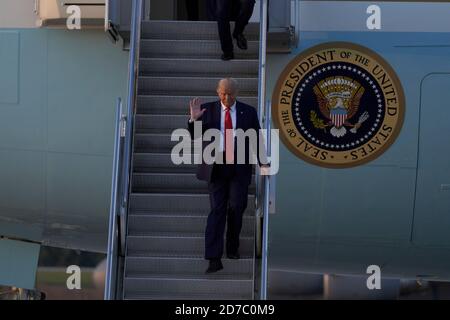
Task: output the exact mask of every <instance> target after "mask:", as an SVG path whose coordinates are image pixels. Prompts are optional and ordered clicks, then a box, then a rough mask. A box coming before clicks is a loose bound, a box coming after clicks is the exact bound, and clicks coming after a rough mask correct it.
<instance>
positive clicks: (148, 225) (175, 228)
mask: <svg viewBox="0 0 450 320" xmlns="http://www.w3.org/2000/svg"><path fill="white" fill-rule="evenodd" d="M206 220H207V216H205V215H197V216H194V215H178V216H175V215H164V214H163V215H129V216H128V232H129V234H131V235H138V234H139V235H145V234H151V233H155V232H173V233H201V232H204V230H205V227H206ZM254 227H255V218H254V217H252V216H244V217H243V219H242V231H241V235H242V236H244V237H251V236H253V234H254V229H255V228H254Z"/></svg>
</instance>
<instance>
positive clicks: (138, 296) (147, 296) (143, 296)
mask: <svg viewBox="0 0 450 320" xmlns="http://www.w3.org/2000/svg"><path fill="white" fill-rule="evenodd" d="M249 299H251V297H250V298H247V297H243V298H239V296H236V295H235V294H223V293H220V292H216V293H215V294H200V293H199V294H176V293H171V294H170V295H168V294H164V293H161V292H160V293H156V294H151V293H126V294H125V296H124V300H188V301H190V300H192V301H198V300H249Z"/></svg>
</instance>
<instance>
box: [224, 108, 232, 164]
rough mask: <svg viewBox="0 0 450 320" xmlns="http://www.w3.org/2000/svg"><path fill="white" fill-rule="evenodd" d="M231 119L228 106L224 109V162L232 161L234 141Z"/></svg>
mask: <svg viewBox="0 0 450 320" xmlns="http://www.w3.org/2000/svg"><path fill="white" fill-rule="evenodd" d="M233 140H234V139H233V121H232V120H231V114H230V108H229V107H227V108H226V110H225V136H224V148H225V161H226V163H233V162H234V141H233Z"/></svg>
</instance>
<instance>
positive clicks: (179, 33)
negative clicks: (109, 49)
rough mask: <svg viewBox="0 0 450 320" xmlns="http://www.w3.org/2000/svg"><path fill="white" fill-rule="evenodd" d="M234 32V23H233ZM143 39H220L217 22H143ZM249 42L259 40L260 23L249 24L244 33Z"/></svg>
mask: <svg viewBox="0 0 450 320" xmlns="http://www.w3.org/2000/svg"><path fill="white" fill-rule="evenodd" d="M231 30H234V22H232V23H231ZM141 33H142V35H141V37H142V38H147V39H149V38H151V39H171V40H176V39H188V40H192V39H197V40H216V39H219V34H218V31H217V22H215V21H158V20H151V21H150V20H145V21H142V31H141ZM244 34H245V36H246V37H247V39H248V40H258V38H259V23H249V24H248V25H247V27H246V28H245V32H244Z"/></svg>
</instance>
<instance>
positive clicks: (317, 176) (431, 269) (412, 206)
mask: <svg viewBox="0 0 450 320" xmlns="http://www.w3.org/2000/svg"><path fill="white" fill-rule="evenodd" d="M449 7H450V6H449ZM300 39H301V40H300V46H299V48H298V49H297V50H295V51H294V52H292V54H290V55H289V56H286V55H269V56H268V63H267V65H268V70H267V74H268V92H270V93H271V92H272V90H273V87H274V85H275V82H276V80H277V78H278V76H279V74H280V72H281V71H282V70H283V68H284V67H285V65H286V64H287V63H288V62H289V61H290V60H292V58H293V57H294V56H296V55H297V54H298V53H300V52H301V51H303V50H305V49H307V48H309V47H311V46H313V45H316V44H320V43H325V42H333V41H346V42H353V43H356V44H360V45H363V46H365V47H368V48H370V49H372V50H374V51H375V52H377V53H378V54H380V55H381V56H382V57H383V58H384V59H385V60H387V62H388V63H389V64H390V65H391V66H392V67H393V68H394V70H395V71H396V73H397V75H398V76H399V78H400V81H401V83H402V85H403V89H404V92H405V98H406V112H405V119H404V124H403V128H402V130H401V132H400V134H399V136H398V138H397V140H396V141H395V142H394V144H393V145H392V146H391V147H390V148H389V149H388V150H387V151H386V152H385V153H384V154H383V155H382V156H380V157H379V158H377V159H376V160H374V161H372V162H370V163H368V164H365V165H362V166H359V167H355V168H349V169H325V168H320V167H317V166H314V165H311V164H308V163H306V162H303V161H302V160H300V159H298V158H296V157H295V156H294V155H293V154H292V153H290V152H289V151H288V150H287V149H286V148H285V147H284V146H283V147H281V150H280V153H281V154H280V171H279V174H278V176H277V190H276V208H277V213H276V214H275V215H272V216H271V220H270V247H269V263H270V265H271V267H272V268H281V269H287V270H289V269H290V270H292V269H294V270H302V271H308V272H317V273H322V272H325V273H342V274H365V272H366V268H367V266H369V265H372V264H376V265H379V266H381V267H382V272H383V275H384V276H393V277H415V276H417V275H431V276H435V277H437V278H439V279H448V278H450V232H448V230H450V192H449V191H448V188H446V186H448V184H449V183H450V170H449V169H450V161H449V160H448V158H449V156H450V143H449V142H450V138H449V137H450V122H449V120H448V119H449V118H450V107H449V105H448V103H449V101H450V90H449V88H450V60H449V56H450V35H449V34H446V33H404V32H402V33H399V32H398V33H397V32H382V33H381V32H329V31H327V32H301V33H300Z"/></svg>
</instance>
